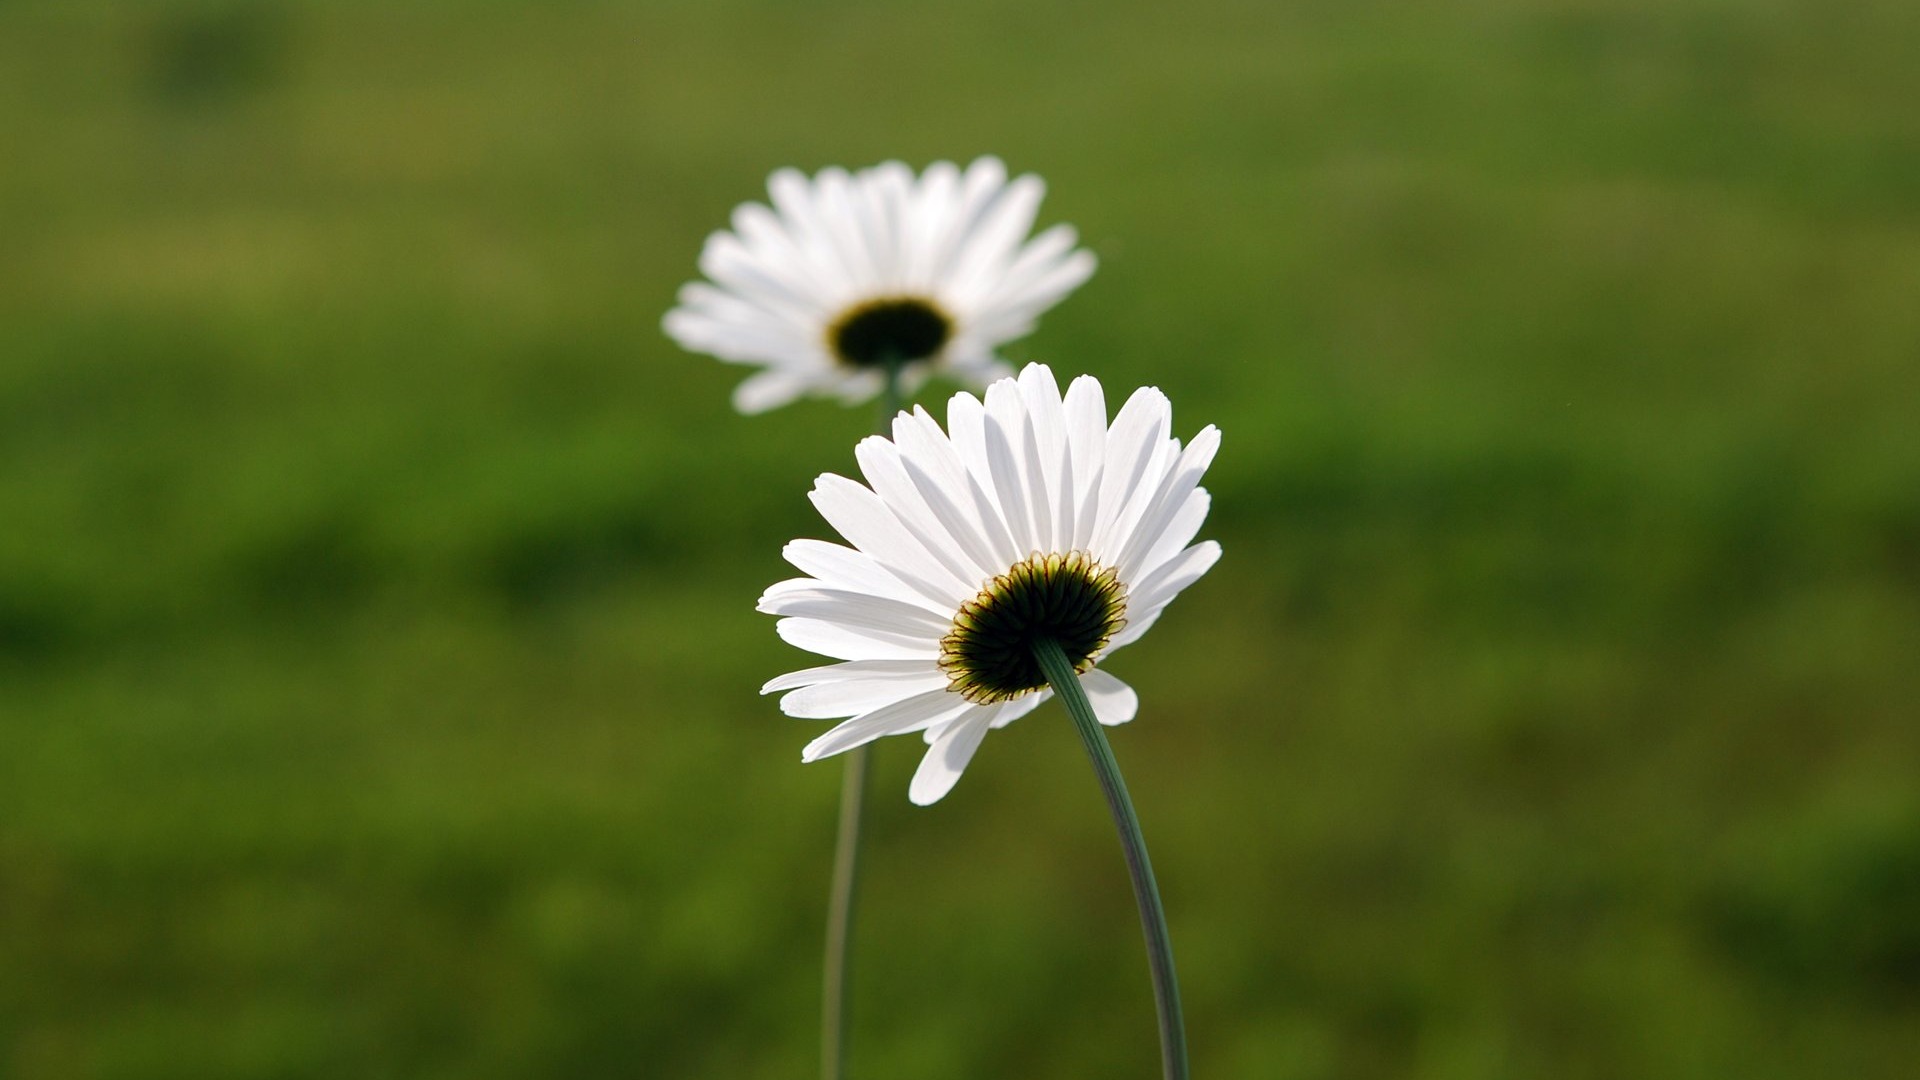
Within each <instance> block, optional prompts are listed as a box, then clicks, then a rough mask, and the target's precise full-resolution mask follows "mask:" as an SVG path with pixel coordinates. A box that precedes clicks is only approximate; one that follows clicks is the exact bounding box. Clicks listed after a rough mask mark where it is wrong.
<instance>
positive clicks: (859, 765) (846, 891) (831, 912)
mask: <svg viewBox="0 0 1920 1080" xmlns="http://www.w3.org/2000/svg"><path fill="white" fill-rule="evenodd" d="M900 367H901V365H900V363H899V361H898V360H892V359H889V360H888V361H887V363H886V369H887V381H886V383H885V385H884V386H883V387H882V388H881V390H880V413H879V416H878V417H877V418H876V419H875V420H874V424H873V428H874V432H875V433H876V434H879V435H886V434H888V433H889V432H891V431H892V430H893V417H894V414H896V413H898V412H899V411H900ZM867 749H868V748H867V747H864V746H859V747H855V748H854V749H852V750H849V751H847V752H846V754H845V755H843V756H844V757H845V758H846V761H847V771H846V774H845V776H844V777H843V778H842V780H841V782H840V826H839V830H838V832H837V834H836V839H835V841H834V851H833V884H832V885H831V886H830V891H829V893H828V898H827V957H826V963H825V965H824V966H823V969H822V971H823V974H822V979H821V983H822V985H821V994H820V1076H821V1080H842V1077H844V1076H845V1075H846V1067H847V1013H848V1009H847V997H848V994H847V986H848V983H849V982H850V981H851V978H852V971H853V913H854V907H855V902H856V900H857V899H858V895H857V894H858V893H859V891H860V825H861V817H862V814H863V812H864V809H865V805H866V801H867Z"/></svg>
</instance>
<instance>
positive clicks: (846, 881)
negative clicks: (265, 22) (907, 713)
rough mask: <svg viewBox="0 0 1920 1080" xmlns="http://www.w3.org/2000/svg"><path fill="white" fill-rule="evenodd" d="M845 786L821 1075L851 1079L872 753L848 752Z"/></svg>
mask: <svg viewBox="0 0 1920 1080" xmlns="http://www.w3.org/2000/svg"><path fill="white" fill-rule="evenodd" d="M845 756H846V759H847V771H846V775H845V777H844V778H843V779H842V780H841V783H840V830H839V839H838V841H837V842H836V844H835V846H834V852H833V885H832V892H831V893H830V894H829V897H830V898H829V900H828V904H827V962H826V968H825V978H824V985H823V987H822V994H821V1000H820V1075H821V1077H823V1078H824V1080H841V1077H843V1076H845V1075H846V1052H847V1051H846V1047H847V981H848V979H849V977H850V976H851V974H852V966H853V950H852V948H851V944H852V937H853V909H854V901H855V899H856V897H857V893H858V891H859V887H860V814H861V808H862V805H863V804H864V803H865V802H866V799H867V748H866V747H864V746H861V747H857V748H855V749H853V750H849V751H847V753H846V755H845Z"/></svg>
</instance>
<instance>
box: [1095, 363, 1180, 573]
mask: <svg viewBox="0 0 1920 1080" xmlns="http://www.w3.org/2000/svg"><path fill="white" fill-rule="evenodd" d="M1172 413H1173V406H1172V404H1171V403H1170V402H1168V401H1167V396H1166V395H1165V394H1162V393H1161V392H1160V391H1159V390H1158V389H1156V388H1154V387H1151V386H1143V387H1141V388H1140V389H1138V390H1135V391H1134V392H1133V396H1132V397H1129V398H1128V399H1127V403H1126V404H1125V405H1123V406H1121V407H1120V413H1119V415H1117V416H1115V417H1114V418H1113V426H1112V427H1111V428H1109V429H1108V431H1107V447H1106V461H1105V466H1104V471H1103V472H1102V475H1101V477H1100V496H1099V499H1100V501H1099V506H1098V519H1097V520H1096V522H1095V524H1094V529H1093V537H1092V539H1091V541H1090V542H1089V544H1088V549H1089V550H1091V551H1093V552H1094V553H1095V554H1096V555H1099V554H1104V552H1103V551H1102V548H1103V547H1104V545H1105V543H1106V539H1107V532H1108V529H1110V528H1111V526H1112V523H1113V520H1114V518H1116V517H1118V516H1119V514H1120V512H1121V510H1122V509H1123V508H1124V506H1125V504H1126V502H1127V501H1128V499H1129V498H1131V497H1132V495H1133V493H1134V491H1135V489H1136V488H1138V487H1139V486H1140V483H1141V479H1142V477H1143V476H1144V475H1145V474H1146V471H1147V466H1148V465H1149V463H1151V462H1152V460H1153V457H1154V454H1155V452H1156V451H1158V450H1160V449H1161V448H1162V445H1163V444H1164V443H1165V442H1166V433H1167V427H1168V425H1169V424H1171V423H1172V419H1173V416H1172Z"/></svg>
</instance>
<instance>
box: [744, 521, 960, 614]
mask: <svg viewBox="0 0 1920 1080" xmlns="http://www.w3.org/2000/svg"><path fill="white" fill-rule="evenodd" d="M780 554H781V557H783V558H785V559H786V560H787V561H788V562H790V563H792V564H793V565H794V566H796V567H798V568H799V569H801V570H802V571H804V572H806V573H808V574H811V575H813V577H815V578H816V579H818V581H819V583H820V584H822V585H825V586H828V587H829V588H835V589H846V590H848V591H851V592H863V593H868V594H870V595H873V596H884V597H887V598H888V599H891V600H899V601H902V602H904V603H908V604H917V605H919V606H920V607H923V608H926V609H927V610H928V611H930V612H932V613H934V614H936V615H943V616H950V615H952V614H953V610H954V609H953V608H951V607H949V606H947V605H945V604H935V603H934V602H933V601H931V600H929V599H927V598H926V597H925V596H923V595H921V594H920V593H919V592H917V591H916V590H914V589H913V588H912V587H911V586H909V585H907V584H906V583H905V582H903V581H901V580H900V579H899V578H897V577H894V576H893V575H892V574H891V573H889V572H888V571H887V568H886V567H884V566H881V565H880V564H879V562H877V561H875V560H874V558H873V556H871V555H868V554H866V553H865V552H860V551H855V550H854V549H852V548H850V547H845V546H842V545H840V544H830V543H828V542H827V541H825V540H804V539H803V540H793V541H790V542H788V544H787V546H786V547H784V548H781V549H780Z"/></svg>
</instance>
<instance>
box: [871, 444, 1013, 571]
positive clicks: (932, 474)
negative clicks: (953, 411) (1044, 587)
mask: <svg viewBox="0 0 1920 1080" xmlns="http://www.w3.org/2000/svg"><path fill="white" fill-rule="evenodd" d="M893 438H894V442H895V444H896V445H897V446H899V447H900V461H901V465H902V466H903V467H904V468H905V469H906V472H907V476H908V478H909V479H911V480H912V482H913V486H914V488H915V489H916V490H918V491H919V492H920V495H921V497H922V498H924V499H925V500H926V502H927V506H928V508H929V509H930V510H932V511H933V513H934V514H935V515H936V516H937V517H938V518H939V519H940V520H941V521H942V522H943V523H944V524H945V525H946V527H947V528H948V530H949V531H950V532H951V533H952V535H953V537H954V539H955V540H956V541H957V542H958V543H960V544H961V545H962V546H963V547H965V548H966V551H967V554H968V557H970V558H971V559H972V560H973V562H974V565H975V566H976V567H978V568H980V570H981V571H983V572H984V573H985V575H986V576H988V577H991V576H992V575H993V574H995V573H998V572H999V571H1000V569H1001V568H1003V567H1004V566H1005V565H1006V563H1005V561H1004V560H1003V559H1001V558H1000V557H999V556H998V555H997V554H996V552H997V551H999V550H1001V549H1003V548H1007V547H1009V546H1011V544H1012V541H1011V540H1008V539H1005V538H1004V537H1005V533H1006V526H1005V524H1004V523H1003V522H1002V521H1001V520H1000V515H999V514H998V513H995V512H993V511H992V509H991V508H990V507H988V506H987V505H986V495H985V493H984V492H981V491H980V490H979V486H978V485H977V484H975V483H974V482H973V479H972V478H971V477H969V476H968V475H967V470H966V466H965V465H962V464H961V463H960V455H959V454H958V453H957V452H956V451H955V450H954V448H953V444H952V443H951V442H949V441H948V440H947V437H946V435H945V433H943V432H942V431H941V430H940V425H939V424H937V423H935V422H934V419H933V417H931V416H928V415H927V412H926V410H925V409H922V408H920V407H919V406H915V407H914V411H913V412H912V413H903V414H901V415H900V416H899V417H898V418H897V419H895V420H894V422H893Z"/></svg>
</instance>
